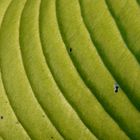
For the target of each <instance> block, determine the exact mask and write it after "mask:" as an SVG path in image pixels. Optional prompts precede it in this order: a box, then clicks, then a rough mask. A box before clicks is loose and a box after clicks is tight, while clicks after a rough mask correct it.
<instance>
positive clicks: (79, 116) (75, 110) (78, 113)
mask: <svg viewBox="0 0 140 140" xmlns="http://www.w3.org/2000/svg"><path fill="white" fill-rule="evenodd" d="M39 27H40V26H39ZM40 30H41V29H40V28H39V32H40V33H39V34H40V43H41V46H42V52H43V56H44V58H45V62H46V65H47V66H48V68H49V70H50V72H51V75H52V77H53V80H54V81H55V83H56V86H57V87H58V89H59V90H60V92H61V93H62V95H63V97H64V98H65V100H66V101H67V103H68V104H69V105H70V107H71V108H72V109H73V110H74V112H75V113H76V114H77V116H78V118H79V119H80V121H81V122H82V123H83V124H84V126H85V127H86V128H87V129H88V130H89V132H91V133H92V134H93V136H95V134H94V133H93V132H92V130H91V129H90V128H89V127H88V126H87V124H86V123H85V122H84V121H83V119H82V117H81V115H80V112H79V111H77V109H76V108H75V106H74V105H73V104H72V103H71V102H70V101H69V99H68V98H67V97H66V96H65V94H64V93H65V92H64V91H63V89H62V88H61V86H59V83H58V82H57V78H55V75H54V73H53V70H52V69H51V66H50V64H49V63H48V62H47V60H46V57H45V54H44V52H45V50H44V47H43V43H42V37H41V36H42V35H41V31H40ZM96 137H97V136H96Z"/></svg>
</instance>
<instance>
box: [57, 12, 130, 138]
mask: <svg viewBox="0 0 140 140" xmlns="http://www.w3.org/2000/svg"><path fill="white" fill-rule="evenodd" d="M56 14H57V12H56ZM57 20H58V25H59V19H58V16H57ZM59 29H60V33H61V36H62V39H63V42H64V44H65V46H68V43H67V41H66V39H65V37H64V35H63V32H62V30H61V26H60V25H59ZM68 55H69V54H68ZM69 57H70V59H71V61H72V63H73V65H74V67H75V68H76V70H77V73H78V75H79V77H80V78H81V80H82V81H83V82H84V84H85V85H86V87H87V88H88V89H89V91H90V92H91V93H93V91H92V89H91V88H90V86H89V85H88V84H87V80H86V79H84V78H83V76H82V75H81V73H80V72H79V70H78V68H77V67H76V66H75V64H74V62H73V59H72V57H71V56H70V55H69ZM94 88H95V87H94ZM94 92H97V90H96V89H94ZM94 95H95V97H96V99H97V100H98V102H99V103H100V105H101V106H102V108H103V109H104V111H105V112H106V113H107V114H108V115H109V116H110V117H111V118H112V119H113V120H114V122H115V123H116V124H117V125H118V126H119V127H120V129H121V130H122V131H123V132H124V133H125V134H126V135H127V136H128V134H127V132H126V131H124V129H123V128H122V127H121V125H120V123H117V121H116V119H115V118H114V117H113V116H112V115H111V114H110V113H109V112H108V111H107V109H106V108H105V107H104V106H103V105H102V102H101V101H100V99H99V98H97V96H96V95H97V94H94ZM91 131H92V130H91Z"/></svg>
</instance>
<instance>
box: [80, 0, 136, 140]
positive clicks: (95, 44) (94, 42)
mask: <svg viewBox="0 0 140 140" xmlns="http://www.w3.org/2000/svg"><path fill="white" fill-rule="evenodd" d="M79 4H80V8H81V3H80V1H79ZM81 9H82V8H81ZM81 16H82V18H83V22H84V25H85V27H86V29H87V31H88V32H89V35H90V38H91V40H92V42H93V44H94V46H97V43H96V41H95V40H94V39H93V38H92V35H91V32H90V30H89V29H88V26H87V24H86V22H85V19H84V16H83V14H82V10H81ZM96 50H97V52H98V54H99V56H100V58H101V60H102V62H103V64H104V66H105V67H106V69H107V71H108V72H109V73H110V75H111V76H112V78H113V79H115V80H116V81H117V82H118V81H119V80H118V79H117V78H116V77H115V76H113V74H112V72H111V71H110V70H109V69H108V66H107V65H106V62H105V61H104V59H103V58H102V56H101V55H100V53H99V50H98V47H96ZM118 83H119V82H118ZM119 85H120V84H119ZM120 87H121V86H120ZM122 90H123V89H122ZM123 91H124V90H123ZM124 93H125V92H124ZM97 99H98V97H97ZM128 99H129V98H128ZM129 100H130V99H129ZM130 101H131V100H130ZM131 103H132V101H131ZM134 107H135V106H134ZM111 116H112V115H111ZM112 117H113V116H112ZM113 118H114V117H113ZM114 120H116V118H114ZM118 125H119V126H120V128H121V129H122V130H123V131H124V132H125V134H127V136H129V137H130V138H131V135H130V134H129V133H128V132H127V131H126V130H125V129H124V128H123V127H122V125H121V124H120V123H118Z"/></svg>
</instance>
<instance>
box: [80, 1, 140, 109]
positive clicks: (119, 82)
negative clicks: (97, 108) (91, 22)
mask: <svg viewBox="0 0 140 140" xmlns="http://www.w3.org/2000/svg"><path fill="white" fill-rule="evenodd" d="M79 4H80V8H81V15H82V17H83V21H84V24H85V27H86V29H87V31H88V32H89V35H90V38H91V40H92V42H93V44H94V46H95V47H96V50H97V52H98V54H99V56H100V58H101V60H102V62H103V64H104V66H105V67H106V69H107V70H108V72H109V73H110V74H111V76H112V78H113V79H115V81H116V82H117V83H118V84H119V85H120V88H121V89H122V90H123V91H124V93H130V91H129V90H126V89H125V88H124V87H123V86H122V81H121V80H120V78H119V77H118V76H117V75H116V74H114V73H113V72H112V71H111V70H110V69H109V67H111V66H110V64H109V63H108V62H107V60H106V58H105V57H103V55H102V53H101V52H100V49H99V48H98V46H99V45H98V43H97V42H96V41H95V39H94V37H93V35H92V33H91V31H90V29H89V28H88V23H87V22H86V20H85V19H84V15H83V12H82V6H81V3H80V1H79ZM126 95H127V97H128V99H129V100H130V101H131V103H132V104H133V105H134V107H135V108H136V109H137V110H138V111H139V110H140V109H139V108H138V105H137V103H135V102H134V101H133V100H131V99H130V96H129V94H126Z"/></svg>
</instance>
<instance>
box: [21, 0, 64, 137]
mask: <svg viewBox="0 0 140 140" xmlns="http://www.w3.org/2000/svg"><path fill="white" fill-rule="evenodd" d="M27 1H28V0H27ZM27 1H26V4H27ZM26 4H25V6H26ZM25 6H24V8H25ZM23 11H24V9H23ZM22 13H23V12H22ZM21 16H22V14H21ZM20 24H21V18H20ZM20 32H21V30H20V26H19V50H20V56H21V60H22V65H23V68H24V73H25V75H26V77H27V80H28V83H29V85H30V87H31V90H32V92H33V95H34V97H35V99H36V101H37V103H38V105H39V106H40V107H41V108H42V110H43V112H44V113H45V115H46V117H47V118H48V119H49V121H50V123H51V124H52V126H53V127H54V128H55V129H56V130H57V132H58V133H59V134H60V135H61V137H63V138H64V136H63V135H62V134H61V132H60V131H59V130H58V128H57V127H56V126H55V125H54V123H53V122H52V120H51V119H50V117H49V116H48V115H47V111H46V110H45V109H44V107H43V105H42V104H41V103H40V101H39V100H38V96H37V94H35V91H34V88H33V85H32V84H31V82H30V79H29V77H28V73H27V72H26V69H25V66H24V60H23V59H24V58H23V56H22V51H21V44H20Z"/></svg>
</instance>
